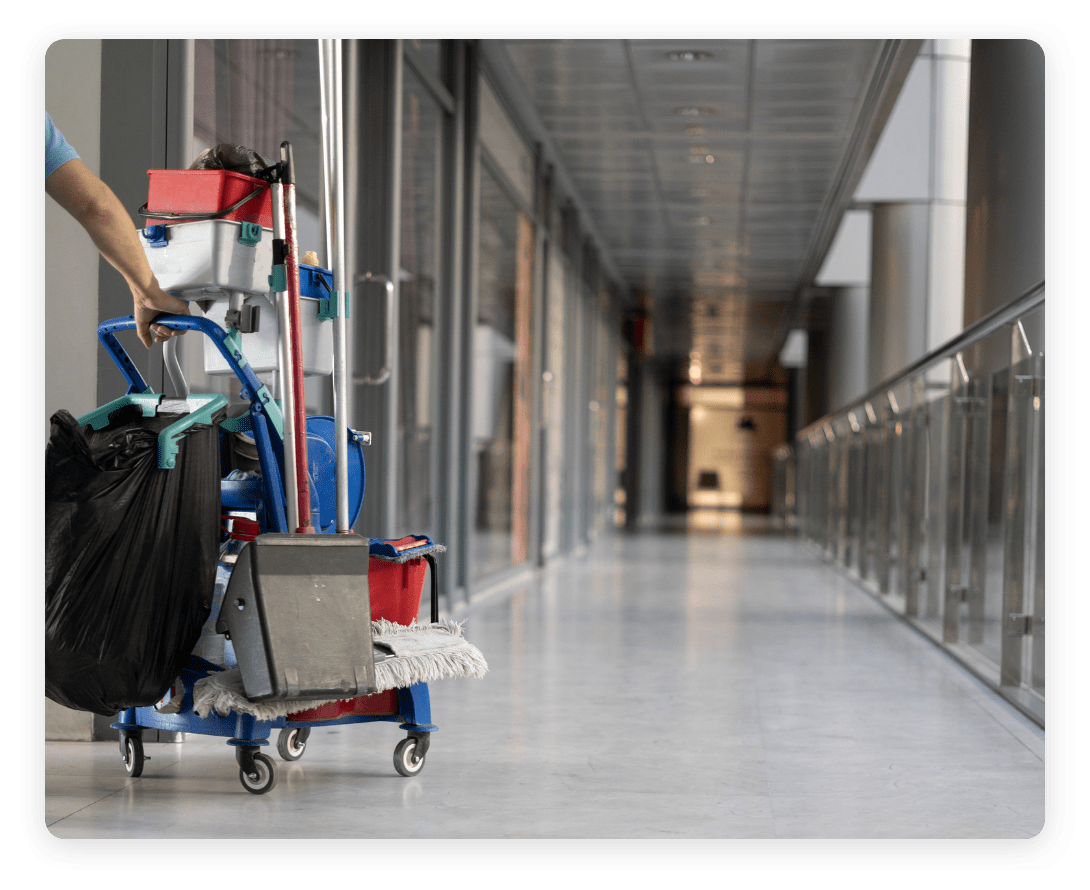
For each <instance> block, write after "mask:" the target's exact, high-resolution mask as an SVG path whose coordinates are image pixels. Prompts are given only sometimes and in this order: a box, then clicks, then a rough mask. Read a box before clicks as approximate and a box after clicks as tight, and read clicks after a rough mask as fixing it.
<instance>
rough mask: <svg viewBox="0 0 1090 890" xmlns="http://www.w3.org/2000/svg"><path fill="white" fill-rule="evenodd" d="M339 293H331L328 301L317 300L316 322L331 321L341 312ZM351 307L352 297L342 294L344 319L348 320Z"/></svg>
mask: <svg viewBox="0 0 1090 890" xmlns="http://www.w3.org/2000/svg"><path fill="white" fill-rule="evenodd" d="M340 298H341V292H340V291H332V292H331V293H330V295H329V299H328V300H326V299H320V300H318V321H332V320H333V319H334V318H336V317H337V316H338V315H340V312H341V305H340V303H341V299H340ZM351 306H352V295H351V294H350V293H349V292H348V291H345V292H344V317H345V318H348V317H349V314H350V309H351Z"/></svg>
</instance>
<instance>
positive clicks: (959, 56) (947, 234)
mask: <svg viewBox="0 0 1090 890" xmlns="http://www.w3.org/2000/svg"><path fill="white" fill-rule="evenodd" d="M968 83H969V41H965V40H933V41H927V42H926V43H925V44H924V47H923V49H922V50H921V52H920V57H919V58H918V59H917V60H916V62H915V64H914V66H913V69H912V71H911V72H910V74H909V77H908V79H907V80H906V82H905V85H904V87H903V89H902V92H901V95H900V97H898V100H897V104H896V105H895V107H894V110H893V113H892V114H891V115H890V120H889V122H888V124H887V125H886V129H885V131H884V132H883V134H882V138H881V139H880V140H879V142H878V145H877V146H876V148H875V152H874V155H873V156H872V158H871V162H870V164H869V165H868V167H867V170H866V172H865V173H864V176H863V178H862V180H861V181H860V184H859V187H858V189H857V190H856V196H855V199H856V201H857V202H858V203H859V204H860V205H863V204H869V205H870V206H871V208H872V214H871V218H872V232H871V270H870V271H871V312H870V326H869V330H870V334H871V342H870V344H869V349H868V353H869V359H868V370H867V375H868V378H869V379H868V381H867V387H868V388H869V387H870V386H873V385H875V384H877V383H878V382H880V381H881V380H882V379H884V378H886V377H889V376H890V375H892V374H895V373H896V372H897V371H900V370H901V369H902V368H904V367H905V366H906V365H907V364H909V363H910V362H912V361H914V360H915V359H917V358H919V357H920V356H921V355H923V354H924V353H926V352H928V351H930V350H931V349H934V348H935V347H937V346H939V345H941V344H942V343H944V342H946V341H947V340H949V339H950V338H951V337H953V336H954V335H955V334H957V333H958V332H959V331H960V330H961V327H962V301H963V293H962V291H963V281H964V275H963V270H964V244H965V236H964V232H965V194H966V157H967V153H966V140H967V132H968V111H967V108H968ZM829 283H831V282H829Z"/></svg>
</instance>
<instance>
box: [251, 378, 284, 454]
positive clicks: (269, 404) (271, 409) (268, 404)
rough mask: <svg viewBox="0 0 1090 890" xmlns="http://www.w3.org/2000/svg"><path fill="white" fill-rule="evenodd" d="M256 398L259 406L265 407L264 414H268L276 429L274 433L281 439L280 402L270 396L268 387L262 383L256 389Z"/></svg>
mask: <svg viewBox="0 0 1090 890" xmlns="http://www.w3.org/2000/svg"><path fill="white" fill-rule="evenodd" d="M257 400H258V401H259V402H260V403H261V407H262V408H264V409H265V414H267V415H268V418H269V422H270V423H271V424H272V425H273V427H274V428H275V429H276V434H277V435H278V436H280V440H281V441H283V440H284V411H283V408H282V406H281V404H280V402H278V401H276V399H274V398H273V397H272V393H271V392H269V388H268V387H267V386H264V385H263V386H262V387H261V389H259V390H258V391H257Z"/></svg>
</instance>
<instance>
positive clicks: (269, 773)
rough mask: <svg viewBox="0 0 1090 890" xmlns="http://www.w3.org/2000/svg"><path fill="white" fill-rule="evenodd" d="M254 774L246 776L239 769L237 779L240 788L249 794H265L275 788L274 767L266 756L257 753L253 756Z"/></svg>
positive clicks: (240, 768)
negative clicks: (240, 783) (240, 784)
mask: <svg viewBox="0 0 1090 890" xmlns="http://www.w3.org/2000/svg"><path fill="white" fill-rule="evenodd" d="M254 770H255V772H254V774H253V775H252V776H250V775H247V774H246V770H244V769H243V768H242V767H239V770H238V778H239V781H240V782H242V787H243V788H245V789H246V790H247V791H249V792H250V793H251V794H266V793H268V792H269V791H272V790H273V788H274V787H275V786H276V767H275V765H274V764H273V761H272V758H271V757H269V755H268V754H261V753H257V754H255V755H254Z"/></svg>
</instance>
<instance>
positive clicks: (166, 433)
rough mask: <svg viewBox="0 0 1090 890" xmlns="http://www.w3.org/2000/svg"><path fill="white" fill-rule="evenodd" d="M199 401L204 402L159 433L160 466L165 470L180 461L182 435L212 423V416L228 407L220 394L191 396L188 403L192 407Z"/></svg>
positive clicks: (225, 398) (225, 397) (224, 397)
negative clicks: (179, 450) (179, 451)
mask: <svg viewBox="0 0 1090 890" xmlns="http://www.w3.org/2000/svg"><path fill="white" fill-rule="evenodd" d="M197 400H203V402H202V403H201V404H200V405H198V406H197V407H196V408H194V409H193V410H192V411H190V412H189V413H188V414H187V415H186V416H185V417H183V418H182V419H181V420H179V421H176V422H175V423H172V424H171V425H170V426H168V427H167V428H166V429H165V430H163V431H162V432H161V433H159V466H160V467H161V468H162V469H164V470H169V469H172V468H173V467H174V462H175V461H176V460H177V459H178V440H179V439H181V438H182V434H183V433H184V432H185V431H186V430H187V429H189V428H190V427H191V426H194V425H195V424H198V423H211V422H212V415H213V414H215V413H216V412H217V411H219V409H220V408H225V407H226V406H227V396H224V395H220V394H219V393H214V394H211V395H191V396H190V397H189V398H188V399H187V400H186V401H187V402H188V403H189V404H190V405H192V404H193V402H194V401H197Z"/></svg>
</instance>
